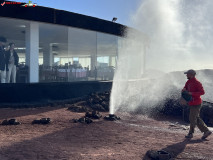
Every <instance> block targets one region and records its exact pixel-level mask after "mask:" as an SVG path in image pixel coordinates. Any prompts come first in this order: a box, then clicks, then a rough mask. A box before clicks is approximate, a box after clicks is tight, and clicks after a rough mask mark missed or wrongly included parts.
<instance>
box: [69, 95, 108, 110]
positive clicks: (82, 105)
mask: <svg viewBox="0 0 213 160" xmlns="http://www.w3.org/2000/svg"><path fill="white" fill-rule="evenodd" d="M109 102H110V92H104V93H92V94H90V95H89V96H87V97H86V98H85V99H84V100H82V101H79V102H77V103H75V104H67V105H66V107H68V110H70V111H72V112H90V111H101V112H108V111H109Z"/></svg>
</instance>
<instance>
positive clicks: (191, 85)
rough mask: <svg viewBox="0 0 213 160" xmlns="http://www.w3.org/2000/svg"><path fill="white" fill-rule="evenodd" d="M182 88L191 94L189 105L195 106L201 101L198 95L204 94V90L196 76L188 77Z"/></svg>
mask: <svg viewBox="0 0 213 160" xmlns="http://www.w3.org/2000/svg"><path fill="white" fill-rule="evenodd" d="M184 88H185V89H186V90H187V91H188V92H191V94H192V100H191V101H189V103H188V104H189V106H196V105H200V104H201V103H202V99H201V97H200V96H201V95H204V94H205V91H204V89H203V86H202V84H201V83H200V82H199V81H198V80H197V79H196V78H192V79H189V80H188V81H187V82H186V84H185V86H184Z"/></svg>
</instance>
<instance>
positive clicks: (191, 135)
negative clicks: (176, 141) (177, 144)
mask: <svg viewBox="0 0 213 160" xmlns="http://www.w3.org/2000/svg"><path fill="white" fill-rule="evenodd" d="M185 138H193V134H192V133H188V134H187V135H186V136H185Z"/></svg>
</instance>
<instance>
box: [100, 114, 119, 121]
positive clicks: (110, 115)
mask: <svg viewBox="0 0 213 160" xmlns="http://www.w3.org/2000/svg"><path fill="white" fill-rule="evenodd" d="M104 119H105V120H107V121H117V120H120V119H121V118H120V117H118V116H116V115H114V114H109V115H108V116H105V117H104Z"/></svg>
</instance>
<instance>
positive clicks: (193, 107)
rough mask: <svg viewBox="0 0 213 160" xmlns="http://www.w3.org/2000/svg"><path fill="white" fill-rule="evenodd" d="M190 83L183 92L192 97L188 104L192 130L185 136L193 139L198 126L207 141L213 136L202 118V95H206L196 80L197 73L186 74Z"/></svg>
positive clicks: (187, 83) (193, 71)
mask: <svg viewBox="0 0 213 160" xmlns="http://www.w3.org/2000/svg"><path fill="white" fill-rule="evenodd" d="M184 74H186V76H187V79H188V81H187V82H186V84H185V86H184V88H183V90H182V92H188V94H189V95H191V100H190V101H189V102H188V106H189V108H190V114H189V121H190V129H189V133H188V134H187V135H186V136H185V137H186V138H192V137H193V133H194V130H195V127H196V126H197V127H198V128H199V130H200V131H201V132H203V136H202V139H206V138H207V137H208V136H210V135H211V134H212V132H211V131H210V130H209V129H208V127H207V126H206V124H205V123H204V122H203V120H202V119H201V118H200V109H201V107H202V99H201V97H200V96H201V95H204V94H205V91H204V89H203V86H202V84H201V83H200V82H199V81H198V80H197V79H196V78H195V75H196V71H195V70H192V69H191V70H188V71H187V72H184Z"/></svg>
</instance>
